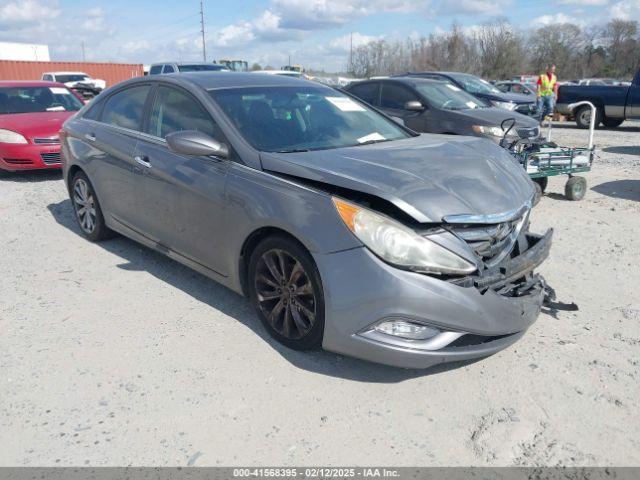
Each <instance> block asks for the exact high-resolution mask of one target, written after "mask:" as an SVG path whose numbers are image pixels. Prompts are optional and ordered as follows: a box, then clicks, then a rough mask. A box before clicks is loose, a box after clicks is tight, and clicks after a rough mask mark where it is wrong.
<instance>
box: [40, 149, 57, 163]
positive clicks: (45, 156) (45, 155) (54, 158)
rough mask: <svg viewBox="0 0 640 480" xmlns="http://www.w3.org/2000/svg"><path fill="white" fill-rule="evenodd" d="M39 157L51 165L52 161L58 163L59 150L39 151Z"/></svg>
mask: <svg viewBox="0 0 640 480" xmlns="http://www.w3.org/2000/svg"><path fill="white" fill-rule="evenodd" d="M40 157H41V158H42V161H43V162H44V163H46V164H47V165H51V164H54V163H60V152H56V153H41V154H40Z"/></svg>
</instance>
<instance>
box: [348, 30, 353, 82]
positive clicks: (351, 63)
mask: <svg viewBox="0 0 640 480" xmlns="http://www.w3.org/2000/svg"><path fill="white" fill-rule="evenodd" d="M351 72H353V32H351V35H350V36H349V73H351Z"/></svg>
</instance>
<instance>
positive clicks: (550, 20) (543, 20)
mask: <svg viewBox="0 0 640 480" xmlns="http://www.w3.org/2000/svg"><path fill="white" fill-rule="evenodd" d="M558 23H560V24H562V23H576V20H575V18H571V17H569V16H568V15H565V14H564V13H556V14H555V15H542V16H540V17H537V18H534V19H533V21H532V22H531V24H532V25H542V26H547V25H555V24H558Z"/></svg>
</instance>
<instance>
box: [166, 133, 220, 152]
mask: <svg viewBox="0 0 640 480" xmlns="http://www.w3.org/2000/svg"><path fill="white" fill-rule="evenodd" d="M165 139H166V141H167V145H169V149H170V150H171V151H172V152H175V153H178V154H180V155H191V156H196V157H220V158H227V157H228V156H229V147H227V146H226V145H225V144H224V143H220V142H218V141H217V140H214V139H213V138H211V137H210V136H209V135H207V134H206V133H202V132H198V131H196V130H183V131H180V132H173V133H170V134H169V135H167V136H166V137H165Z"/></svg>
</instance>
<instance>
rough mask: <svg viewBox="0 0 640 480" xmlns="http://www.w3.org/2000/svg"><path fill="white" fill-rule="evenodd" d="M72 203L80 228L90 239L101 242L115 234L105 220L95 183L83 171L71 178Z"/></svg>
mask: <svg viewBox="0 0 640 480" xmlns="http://www.w3.org/2000/svg"><path fill="white" fill-rule="evenodd" d="M71 203H73V210H74V212H75V214H76V220H77V221H78V225H79V226H80V230H82V233H83V234H84V236H85V237H87V239H88V240H90V241H92V242H99V241H101V240H105V239H107V238H110V237H112V236H113V231H112V230H110V229H109V228H108V227H107V225H106V223H105V221H104V215H103V214H102V208H100V202H99V201H98V196H97V195H96V192H95V190H94V189H93V185H91V182H90V181H89V177H87V175H86V174H85V173H84V172H83V171H79V172H77V173H76V174H75V175H74V176H73V179H72V180H71Z"/></svg>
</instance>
